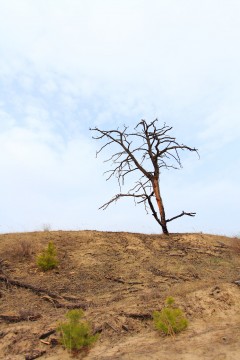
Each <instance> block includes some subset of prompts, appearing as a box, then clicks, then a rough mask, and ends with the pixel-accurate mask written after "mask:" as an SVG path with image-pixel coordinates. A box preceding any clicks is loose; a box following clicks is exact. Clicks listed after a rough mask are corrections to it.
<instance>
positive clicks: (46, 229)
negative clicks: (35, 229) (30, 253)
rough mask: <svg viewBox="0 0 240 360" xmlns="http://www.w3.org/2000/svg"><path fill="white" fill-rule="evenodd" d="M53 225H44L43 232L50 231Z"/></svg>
mask: <svg viewBox="0 0 240 360" xmlns="http://www.w3.org/2000/svg"><path fill="white" fill-rule="evenodd" d="M50 230H51V225H50V224H43V231H50Z"/></svg>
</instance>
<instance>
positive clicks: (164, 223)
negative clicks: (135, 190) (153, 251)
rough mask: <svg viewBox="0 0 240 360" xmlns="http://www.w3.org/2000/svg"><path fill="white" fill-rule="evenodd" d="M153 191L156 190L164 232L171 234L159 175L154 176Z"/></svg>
mask: <svg viewBox="0 0 240 360" xmlns="http://www.w3.org/2000/svg"><path fill="white" fill-rule="evenodd" d="M153 191H154V195H155V197H156V201H157V206H158V209H159V214H160V219H161V227H162V231H163V233H164V234H166V235H169V233H168V229H167V222H166V215H165V210H164V206H163V201H162V198H161V194H160V188H159V183H158V178H157V177H154V178H153Z"/></svg>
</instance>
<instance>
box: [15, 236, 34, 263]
mask: <svg viewBox="0 0 240 360" xmlns="http://www.w3.org/2000/svg"><path fill="white" fill-rule="evenodd" d="M13 251H14V256H15V257H16V258H18V259H23V260H24V259H30V258H31V257H32V256H33V253H34V247H33V243H32V241H30V240H26V239H21V240H19V241H18V243H17V244H16V245H15V246H14V247H13Z"/></svg>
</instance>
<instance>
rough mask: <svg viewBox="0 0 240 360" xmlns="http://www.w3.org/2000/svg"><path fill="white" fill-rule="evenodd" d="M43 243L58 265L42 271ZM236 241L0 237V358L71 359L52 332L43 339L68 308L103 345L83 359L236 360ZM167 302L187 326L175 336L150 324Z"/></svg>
mask: <svg viewBox="0 0 240 360" xmlns="http://www.w3.org/2000/svg"><path fill="white" fill-rule="evenodd" d="M49 241H53V242H54V243H55V245H56V248H57V251H58V258H59V261H60V264H59V267H58V268H57V269H55V270H51V271H48V272H45V273H44V272H41V271H40V270H39V269H38V268H37V266H36V261H35V258H36V254H38V253H39V252H40V251H41V250H42V249H43V248H44V247H45V246H46V245H47V244H48V242H49ZM239 242H240V240H238V239H232V238H227V237H222V236H214V235H205V234H172V235H170V236H169V237H166V236H162V235H144V234H133V233H113V232H111V233H110V232H98V231H71V232H66V231H53V232H49V231H48V232H47V231H45V232H33V233H14V234H4V235H0V280H1V281H0V354H1V355H0V359H5V360H20V359H31V358H32V359H33V358H34V352H35V353H36V354H37V352H39V354H40V353H41V352H45V353H43V355H42V356H41V357H39V359H48V360H57V359H61V360H62V359H63V360H64V359H70V358H71V357H70V355H69V354H68V353H67V351H66V350H64V349H63V348H62V347H61V346H60V345H58V344H56V341H55V340H56V339H57V335H56V334H55V333H53V334H51V335H49V336H46V335H45V337H44V334H46V333H47V332H48V331H51V330H53V331H54V329H55V328H56V326H57V324H58V322H59V321H60V320H63V319H64V315H65V313H66V311H67V310H68V309H69V308H74V307H81V308H83V309H84V310H85V315H86V318H87V319H88V320H89V321H90V322H91V323H92V326H93V328H94V331H95V332H99V333H100V338H99V340H98V342H97V343H96V344H95V345H94V346H93V348H92V349H91V350H90V351H89V352H88V353H86V354H83V355H80V356H79V358H83V356H84V358H85V359H86V360H88V359H89V360H90V359H92V360H93V359H95V360H107V359H114V360H115V359H124V360H125V359H126V360H127V359H128V360H129V359H131V360H132V359H133V360H134V359H139V360H140V359H156V360H157V359H163V360H165V359H177V360H178V359H179V360H190V359H191V360H195V359H211V360H212V359H216V360H224V359H227V360H237V359H239V349H240V336H239V335H240V286H238V285H237V284H236V283H235V281H237V280H240V245H239ZM24 255H26V256H25V257H24ZM167 296H173V297H174V298H175V300H176V304H177V305H178V306H179V307H181V308H182V309H183V310H184V311H185V313H186V315H187V317H188V319H189V327H188V329H187V330H185V331H184V332H182V333H180V334H178V335H177V336H175V338H171V337H170V338H169V337H164V336H163V335H161V334H159V333H158V332H156V331H155V330H154V328H153V324H152V320H151V315H152V311H153V310H158V309H161V307H162V306H163V304H164V301H165V299H166V297H167ZM41 335H42V339H40V337H41ZM41 340H42V341H41ZM44 342H45V343H44Z"/></svg>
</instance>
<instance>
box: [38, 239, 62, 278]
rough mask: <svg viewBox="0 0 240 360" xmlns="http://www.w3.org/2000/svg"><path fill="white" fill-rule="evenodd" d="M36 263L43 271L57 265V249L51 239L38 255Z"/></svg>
mask: <svg viewBox="0 0 240 360" xmlns="http://www.w3.org/2000/svg"><path fill="white" fill-rule="evenodd" d="M37 265H38V267H39V268H40V269H41V270H43V271H47V270H51V269H54V268H55V267H56V266H57V265H58V259H57V251H56V248H55V245H54V243H53V242H52V241H50V242H49V243H48V246H47V248H46V249H44V250H43V252H42V253H41V254H40V255H38V257H37Z"/></svg>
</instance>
